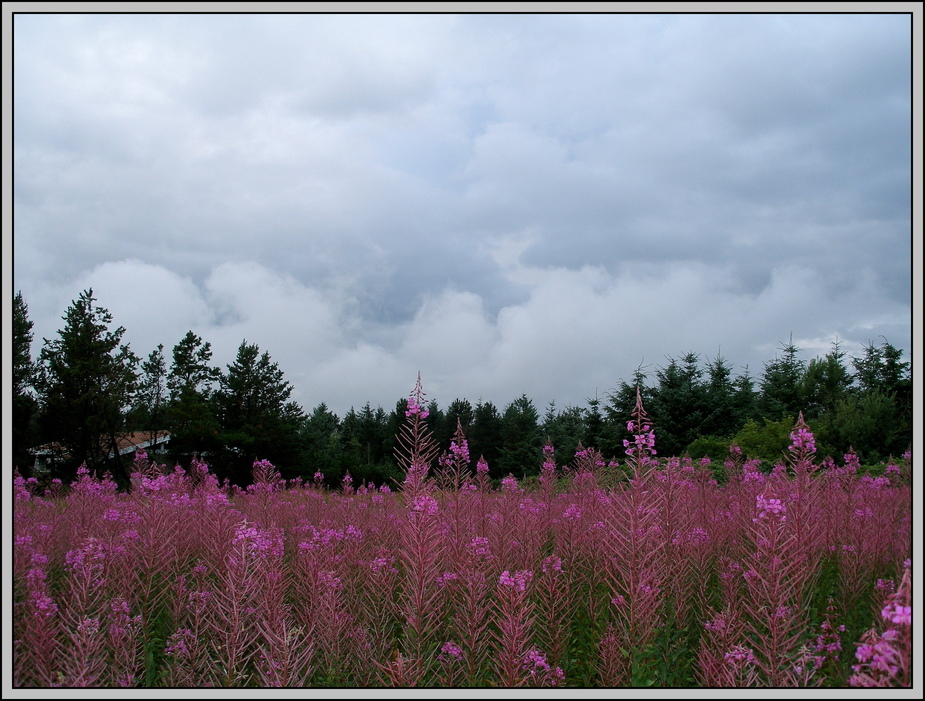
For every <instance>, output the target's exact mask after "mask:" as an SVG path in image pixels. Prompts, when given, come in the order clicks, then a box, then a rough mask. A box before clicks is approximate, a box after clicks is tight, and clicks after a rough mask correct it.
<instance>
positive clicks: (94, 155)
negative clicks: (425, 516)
mask: <svg viewBox="0 0 925 701" xmlns="http://www.w3.org/2000/svg"><path fill="white" fill-rule="evenodd" d="M14 38H15V47H14V54H13V57H14V65H13V75H14V80H15V88H14V92H13V98H14V102H13V116H14V123H15V131H14V142H13V146H14V153H13V175H14V199H13V224H14V239H15V246H14V253H15V256H14V263H13V279H14V282H13V285H14V287H15V289H16V290H22V291H23V294H24V296H25V298H26V301H27V303H28V304H29V307H30V315H31V317H32V318H33V320H35V322H36V344H35V347H34V348H33V354H37V352H38V347H39V346H40V343H41V338H42V337H43V336H45V337H51V336H53V335H54V333H55V332H56V330H57V328H58V327H59V326H60V325H61V321H60V317H61V315H62V314H63V313H64V309H65V308H66V306H67V304H68V303H69V302H70V300H72V299H74V298H76V296H77V295H78V294H79V292H80V290H81V289H85V288H86V287H90V286H92V287H93V288H94V291H96V292H97V293H98V295H97V296H98V297H99V300H100V303H101V304H102V305H103V306H106V307H107V308H109V309H110V311H112V312H113V314H114V316H115V323H116V324H120V325H123V326H125V327H126V329H127V338H129V339H130V340H131V342H132V346H133V348H134V349H135V351H136V353H138V354H140V355H146V354H147V353H148V352H150V350H152V349H153V348H154V347H155V346H156V345H157V344H158V343H163V344H164V345H165V346H166V347H167V348H168V349H169V348H171V347H172V345H173V344H175V343H176V342H177V341H179V339H180V338H181V337H182V335H183V334H184V333H185V332H186V330H188V329H192V330H194V331H195V332H196V333H198V334H200V335H201V336H203V337H204V338H205V339H206V340H208V341H210V342H211V343H212V345H213V347H214V350H215V360H216V362H219V363H222V364H224V363H228V362H230V361H231V359H232V357H233V354H234V352H235V350H236V348H237V346H238V344H239V343H240V341H241V340H242V339H244V338H246V339H247V340H248V342H254V343H257V344H259V345H260V347H261V348H262V349H264V350H267V351H269V352H270V353H271V355H272V357H273V358H274V360H277V361H278V362H279V363H280V366H281V368H282V369H283V370H284V372H286V375H287V378H288V379H290V381H291V382H292V383H293V384H294V385H295V387H296V392H295V395H294V396H295V397H296V398H297V399H298V400H299V401H300V402H301V403H303V405H305V406H306V407H311V406H314V405H315V404H317V403H318V402H321V401H325V402H327V403H328V404H329V406H331V407H333V408H335V409H337V410H339V411H344V410H346V409H347V408H349V406H351V405H358V406H359V405H361V404H363V403H364V402H365V401H367V400H368V401H371V402H373V404H376V403H380V404H382V405H383V406H384V407H389V406H391V404H392V403H393V402H394V401H395V400H396V399H397V397H399V396H402V395H404V394H406V393H407V391H408V390H410V388H411V387H412V386H413V383H414V378H415V377H416V373H417V371H418V370H421V372H422V375H423V378H424V381H425V384H427V383H430V388H429V389H428V392H429V394H430V395H431V396H433V397H435V398H437V399H438V401H442V402H443V401H445V402H449V401H452V400H453V399H454V398H456V397H461V396H465V397H468V398H470V399H471V400H475V399H477V398H479V397H483V398H485V399H488V400H491V401H494V402H496V403H498V404H504V403H505V402H507V401H510V400H511V399H513V398H516V397H517V396H519V395H520V394H522V393H526V394H527V395H528V396H531V397H533V398H534V399H535V400H536V401H538V402H540V403H545V402H546V401H549V400H552V399H555V400H556V401H557V404H558V405H559V406H562V405H564V404H567V403H572V404H581V403H583V402H584V400H585V399H586V398H587V397H588V396H591V395H593V394H594V393H595V392H596V391H599V392H604V391H607V390H608V389H611V388H613V387H614V386H615V385H616V384H617V383H618V382H619V380H620V379H623V378H629V377H630V375H631V374H632V372H633V370H634V369H635V368H636V367H637V366H638V365H639V364H640V363H641V362H645V363H646V364H652V365H654V366H657V365H659V364H663V363H664V362H666V355H675V356H677V355H679V354H682V353H685V352H687V351H688V350H693V351H695V352H699V353H701V355H702V357H704V358H711V357H713V356H714V355H715V354H716V353H717V352H718V349H721V352H722V354H723V355H724V356H725V357H726V358H727V359H728V360H729V361H730V362H732V363H733V364H734V365H736V367H737V368H741V367H742V366H744V365H748V366H749V369H750V371H751V372H752V374H757V373H759V372H760V370H761V366H762V364H763V363H764V362H765V361H767V360H770V359H771V358H772V357H773V355H774V353H775V351H776V349H777V348H778V347H779V344H780V343H781V342H783V341H786V340H787V339H788V338H789V337H790V335H791V333H792V334H793V338H794V340H795V342H797V345H800V344H803V345H802V346H801V347H803V348H805V349H806V351H805V352H804V355H806V356H808V357H811V356H812V355H815V354H817V353H822V352H825V350H827V348H828V346H829V344H830V343H831V341H832V340H834V339H835V338H836V337H837V338H839V339H840V340H841V341H842V342H843V347H844V349H845V350H847V351H848V352H849V353H851V352H860V348H861V344H864V343H867V342H868V341H871V340H876V339H878V337H879V336H880V335H881V334H883V335H885V336H886V337H887V338H888V339H889V340H890V341H891V342H892V343H894V344H895V345H897V346H898V347H901V348H904V349H906V350H907V351H908V350H909V349H910V347H911V321H910V316H911V303H910V297H911V293H912V275H911V267H910V260H911V254H912V248H911V237H910V216H911V211H910V205H911V200H910V187H911V173H910V168H911V154H910V150H911V141H910V136H909V135H910V126H911V123H912V122H911V95H910V79H911V75H910V61H911V44H910V30H909V19H908V17H905V16H902V15H831V16H829V15H818V16H811V15H743V16H738V15H716V16H712V15H691V16H684V15H587V16H583V15H524V16H487V15H486V16H480V15H458V16H457V15H392V16H388V17H383V16H366V15H361V16H349V15H324V16H313V15H295V16H273V15H260V16H245V15H241V16H231V15H221V16H212V15H18V16H17V17H16V18H15V22H14Z"/></svg>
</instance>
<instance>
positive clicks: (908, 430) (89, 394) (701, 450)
mask: <svg viewBox="0 0 925 701" xmlns="http://www.w3.org/2000/svg"><path fill="white" fill-rule="evenodd" d="M63 321H64V326H63V327H62V328H61V329H60V330H59V332H58V337H57V338H55V339H52V340H49V339H43V345H42V348H41V350H40V352H39V354H38V357H37V358H36V360H35V361H33V360H32V356H31V345H32V342H33V337H32V322H30V321H29V318H28V308H27V306H26V303H25V301H24V300H23V298H22V295H21V294H17V295H16V298H15V300H14V314H13V353H12V356H13V377H12V380H13V446H14V447H13V455H14V464H15V465H17V466H18V467H19V469H20V470H22V471H24V472H28V470H29V466H30V465H31V464H32V462H33V457H32V454H31V453H30V452H29V449H30V448H33V447H35V446H38V445H49V444H55V445H56V446H57V448H58V450H59V455H58V460H57V461H56V462H55V463H54V468H53V473H54V476H57V477H61V478H63V479H70V478H71V477H73V475H74V474H75V472H76V469H77V467H78V466H79V465H80V464H82V463H86V464H87V465H88V466H89V467H91V468H93V469H97V470H102V469H107V470H110V471H112V472H113V474H114V476H115V477H116V479H117V480H119V481H122V482H124V481H126V480H127V477H128V470H129V463H130V462H131V459H132V457H131V455H129V456H123V457H121V458H120V457H118V456H117V457H115V458H111V457H109V456H110V455H112V454H114V453H117V452H118V451H115V450H114V448H115V446H116V441H117V438H118V436H119V435H120V434H122V433H126V432H146V431H148V432H153V431H162V430H167V431H170V433H171V442H170V444H169V445H170V449H169V453H168V455H167V456H166V457H167V458H168V459H170V460H175V461H179V462H181V463H182V462H183V461H184V460H188V459H189V458H191V457H192V456H200V457H203V458H205V459H206V461H207V462H208V463H209V464H210V466H211V468H212V469H213V471H215V472H216V473H217V474H218V475H219V477H221V478H226V477H227V478H228V479H229V480H230V481H231V482H233V483H235V484H239V485H244V484H247V483H248V482H249V480H250V470H251V466H252V464H253V462H254V461H255V460H258V459H266V460H269V461H270V462H272V463H273V464H274V465H276V466H277V467H278V468H279V470H280V472H281V474H282V476H283V477H286V478H296V477H299V478H304V479H309V480H311V479H315V478H316V475H320V477H321V478H322V479H323V480H325V481H326V482H327V483H328V484H331V485H334V484H337V483H339V482H340V481H341V480H342V479H343V477H344V475H345V474H347V473H348V472H349V473H350V476H351V478H352V479H353V480H354V482H355V483H360V482H362V481H371V482H376V483H381V482H383V481H387V480H390V479H396V478H399V477H400V473H399V470H398V467H397V464H396V462H395V458H394V454H395V448H396V442H395V441H396V436H397V435H398V433H399V428H400V426H401V424H402V422H403V421H404V418H405V410H406V409H407V399H405V398H401V399H399V400H398V401H397V402H396V404H395V407H394V408H393V409H392V410H391V411H386V410H384V409H383V408H382V407H376V408H373V407H372V406H371V405H370V404H369V403H368V402H367V403H366V404H365V405H364V406H363V407H361V408H360V409H359V410H357V409H355V408H351V409H350V410H349V411H348V412H346V414H345V415H344V416H343V417H340V416H338V415H337V414H335V413H334V412H332V411H331V410H330V409H329V408H328V407H327V406H326V405H325V404H324V403H320V404H318V405H317V406H316V407H315V408H314V409H313V410H312V411H311V412H309V413H306V412H305V411H304V410H303V409H302V407H300V406H299V405H298V404H297V403H296V402H294V401H293V400H291V399H290V396H291V394H292V386H291V385H290V384H289V383H288V382H287V381H286V380H285V378H284V374H283V372H282V370H281V369H280V368H279V366H278V364H277V363H275V362H273V361H272V360H271V358H270V355H269V353H268V352H266V351H264V352H261V351H260V348H259V347H258V346H257V345H256V344H249V343H248V342H247V341H246V340H243V341H242V342H241V344H240V346H239V347H238V352H237V355H236V357H235V360H234V361H233V362H232V363H231V364H229V365H228V366H227V367H226V368H224V369H222V368H218V367H215V366H213V365H212V362H211V359H212V348H211V345H210V344H209V343H208V342H207V341H204V340H203V339H202V338H200V337H199V336H197V335H196V334H195V333H193V332H192V331H189V332H187V334H186V335H185V336H184V337H183V338H182V339H180V340H179V341H178V342H177V344H176V345H175V346H173V348H172V351H171V352H170V354H169V355H165V349H164V346H163V345H159V346H158V347H157V348H156V349H155V350H153V351H152V352H151V353H150V354H149V355H148V357H147V358H146V359H144V360H142V359H141V358H139V357H138V356H136V355H135V354H134V353H133V352H132V350H131V349H130V348H129V346H128V345H127V344H124V343H123V342H122V336H123V334H124V331H125V329H124V328H123V327H121V326H120V327H117V328H115V329H112V328H111V326H112V321H113V319H112V316H111V315H110V314H109V312H108V311H106V310H105V309H103V308H101V307H99V306H97V305H96V304H95V299H94V297H93V291H92V290H87V291H85V292H83V293H81V294H80V296H79V297H78V299H77V300H75V301H74V302H72V304H71V306H70V307H68V309H67V311H66V313H65V316H64V317H63ZM799 352H800V349H799V348H797V347H795V346H794V345H793V343H792V342H789V343H786V344H783V345H782V347H781V349H780V353H779V354H778V355H777V356H776V357H775V358H774V359H773V360H770V361H768V362H767V363H765V365H764V368H763V370H762V372H761V373H760V375H758V376H757V377H753V376H752V375H750V374H749V371H748V368H745V370H744V372H742V373H741V374H738V375H736V374H734V373H733V368H732V366H731V365H730V363H729V362H728V361H727V360H726V359H725V358H723V357H721V356H717V357H716V358H714V359H712V360H707V361H703V360H702V359H701V358H700V356H699V355H697V354H695V353H687V354H685V355H683V356H682V357H680V358H678V359H676V358H672V357H668V358H667V359H666V363H664V364H663V365H661V366H659V367H656V368H654V369H650V368H643V367H640V368H637V370H636V371H635V373H634V375H633V377H632V378H631V379H630V380H629V381H625V380H621V381H620V382H619V383H618V385H617V386H616V387H615V388H614V389H613V390H612V391H611V392H609V393H607V394H606V395H605V397H604V398H603V399H600V398H597V397H595V398H594V399H589V400H588V405H587V406H586V407H573V406H567V407H565V408H562V409H558V408H557V407H556V406H555V403H554V402H551V403H550V404H549V405H548V406H547V407H546V408H545V411H544V412H543V413H542V415H541V414H540V411H539V410H538V409H537V407H536V406H535V404H534V403H533V401H532V400H531V399H530V398H529V397H527V396H526V395H522V396H520V397H518V398H517V399H515V400H513V401H512V402H510V403H509V404H508V405H506V406H504V407H503V408H499V407H496V406H495V405H494V404H492V403H491V402H489V401H483V400H481V399H480V400H479V401H478V402H477V403H476V404H475V405H473V404H472V403H471V402H470V401H469V400H467V399H460V398H457V399H455V400H453V401H452V402H450V403H449V404H448V405H447V406H446V407H445V408H443V407H441V406H439V404H438V403H437V402H436V401H431V402H430V403H429V404H428V406H427V409H428V416H427V419H426V421H427V424H428V427H429V428H430V429H431V431H432V432H433V435H434V438H435V439H436V441H437V443H438V445H439V446H440V447H441V449H442V450H447V449H448V448H449V444H450V441H451V440H452V438H453V436H454V434H455V432H456V429H457V426H459V427H461V428H462V430H463V432H464V433H465V435H466V437H467V439H468V441H469V448H470V455H471V457H472V462H473V465H472V467H473V468H474V466H475V462H476V461H477V460H478V459H479V458H480V457H484V458H485V460H486V461H487V462H488V464H489V466H490V476H491V477H494V478H499V477H502V476H504V475H507V474H513V475H515V476H518V477H524V476H529V475H533V474H537V473H538V471H539V466H540V463H541V462H542V458H541V454H542V447H543V445H544V444H545V442H546V441H547V440H548V441H551V442H552V444H553V445H554V446H555V448H556V455H557V458H558V460H559V462H560V463H568V462H570V460H571V458H572V456H574V454H575V452H576V451H577V450H579V449H580V448H581V447H584V448H595V449H597V450H599V451H600V452H601V453H602V454H603V455H604V456H605V457H606V458H608V459H622V458H623V457H624V451H623V440H624V439H626V438H628V436H629V434H628V432H627V430H626V423H627V421H629V419H630V416H631V413H632V410H633V407H634V406H635V402H636V388H637V386H638V387H639V388H640V390H641V392H642V396H643V400H644V402H645V406H646V408H647V410H648V413H649V415H650V417H651V418H652V421H653V425H654V428H655V432H656V440H657V449H658V451H659V454H660V455H664V456H669V455H682V454H688V455H690V456H691V457H694V458H698V457H701V456H703V455H709V456H711V457H714V458H722V457H723V456H724V454H725V453H726V451H728V448H729V445H730V444H731V443H732V442H736V443H737V444H738V445H739V446H740V447H741V448H742V449H743V452H745V453H746V454H749V455H751V456H752V457H759V458H762V459H765V460H769V461H775V460H777V459H779V458H780V455H781V451H783V450H785V449H786V446H787V444H788V442H789V432H790V429H791V427H792V426H793V423H794V421H795V420H796V417H797V415H798V414H799V412H801V411H802V412H803V415H804V418H805V419H806V421H807V422H809V424H810V426H811V427H812V428H813V430H814V432H815V433H816V438H817V445H818V447H819V452H820V453H821V454H822V455H826V454H829V455H832V456H833V457H835V458H836V459H837V460H839V461H840V460H841V456H842V455H843V454H844V453H845V452H847V450H848V449H849V448H853V449H854V450H855V451H856V452H857V453H858V455H859V456H861V458H862V460H865V461H867V462H871V463H873V462H878V461H881V460H885V459H887V458H888V457H889V456H890V455H894V456H899V455H901V454H902V453H903V452H905V451H906V450H908V449H909V448H910V447H911V442H912V383H911V366H910V363H908V362H904V361H903V360H902V357H903V352H902V350H900V349H897V348H895V347H894V346H892V345H891V344H890V343H888V342H887V341H886V340H885V339H884V340H883V342H882V343H881V344H880V345H874V344H873V343H871V344H869V345H868V346H867V347H865V349H864V353H863V355H862V356H861V357H859V358H851V359H849V358H848V357H847V356H846V354H845V353H844V352H843V351H842V350H841V348H840V346H839V344H838V343H837V342H836V343H834V344H833V346H832V349H831V350H830V351H829V352H828V353H827V354H826V355H824V356H822V357H817V358H813V359H811V360H810V361H809V362H806V361H804V360H803V359H801V358H800V357H799Z"/></svg>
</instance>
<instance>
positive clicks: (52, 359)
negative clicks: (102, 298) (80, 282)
mask: <svg viewBox="0 0 925 701" xmlns="http://www.w3.org/2000/svg"><path fill="white" fill-rule="evenodd" d="M95 301H96V299H95V298H94V297H93V290H92V289H90V290H85V291H84V292H82V293H81V294H80V296H79V297H78V298H77V299H76V300H75V301H74V302H72V303H71V306H70V307H68V309H67V311H66V313H65V315H64V317H63V319H64V322H65V324H64V328H62V329H61V330H60V331H59V332H58V338H57V339H55V340H53V341H49V340H48V339H45V344H44V347H43V348H42V351H41V353H40V355H39V360H38V375H37V381H36V385H37V389H38V390H39V395H40V398H41V399H40V401H41V412H42V415H41V426H42V430H43V436H44V439H45V440H47V441H55V442H57V443H59V444H60V446H61V451H60V452H61V456H60V457H61V458H62V459H63V463H64V464H63V473H62V476H64V477H70V476H73V474H74V472H75V470H76V468H77V467H78V466H79V465H80V464H81V463H84V462H86V463H87V466H88V467H89V468H91V469H100V468H102V467H104V464H105V463H106V461H107V456H108V455H109V454H110V453H113V454H114V456H115V460H114V464H113V467H114V473H115V476H116V479H117V480H119V479H121V480H124V479H126V478H127V470H126V468H125V464H124V461H123V459H122V458H120V457H119V454H118V453H119V451H118V438H119V434H120V433H121V432H123V431H124V429H125V414H126V411H127V409H128V408H129V406H130V405H131V402H132V399H133V397H134V393H135V390H136V386H137V379H138V374H137V367H138V362H139V359H138V357H137V356H136V355H135V354H134V353H133V352H132V351H131V349H130V348H129V346H128V345H127V344H122V343H121V341H122V336H123V334H124V333H125V329H124V328H123V327H121V326H120V327H118V328H117V329H115V330H110V329H109V325H110V324H111V323H112V315H111V314H110V313H109V312H108V311H107V310H106V309H104V308H102V307H99V306H96V305H95V304H94V302H95ZM129 459H130V458H129Z"/></svg>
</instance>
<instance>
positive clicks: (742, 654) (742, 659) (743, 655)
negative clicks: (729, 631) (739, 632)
mask: <svg viewBox="0 0 925 701" xmlns="http://www.w3.org/2000/svg"><path fill="white" fill-rule="evenodd" d="M723 658H724V659H725V660H726V661H728V662H732V663H733V664H734V665H735V666H740V665H743V664H755V653H754V651H753V650H752V649H751V648H747V647H742V646H741V645H736V646H735V647H734V648H732V650H730V651H729V652H727V653H726V654H725V655H723Z"/></svg>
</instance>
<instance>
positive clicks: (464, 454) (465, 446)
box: [450, 439, 469, 465]
mask: <svg viewBox="0 0 925 701" xmlns="http://www.w3.org/2000/svg"><path fill="white" fill-rule="evenodd" d="M450 452H451V453H452V454H453V455H455V456H456V457H457V458H458V459H459V461H460V462H462V463H464V464H466V465H468V464H469V443H468V442H467V441H466V440H465V439H463V440H462V441H460V443H459V445H456V441H453V442H451V443H450Z"/></svg>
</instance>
